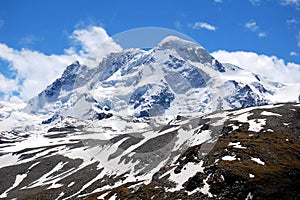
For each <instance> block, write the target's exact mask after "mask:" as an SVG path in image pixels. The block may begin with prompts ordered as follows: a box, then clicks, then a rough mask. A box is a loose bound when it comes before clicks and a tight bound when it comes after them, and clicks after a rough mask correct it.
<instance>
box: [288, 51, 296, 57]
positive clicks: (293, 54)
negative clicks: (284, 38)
mask: <svg viewBox="0 0 300 200" xmlns="http://www.w3.org/2000/svg"><path fill="white" fill-rule="evenodd" d="M297 55H298V54H297V52H295V51H291V53H290V56H297Z"/></svg>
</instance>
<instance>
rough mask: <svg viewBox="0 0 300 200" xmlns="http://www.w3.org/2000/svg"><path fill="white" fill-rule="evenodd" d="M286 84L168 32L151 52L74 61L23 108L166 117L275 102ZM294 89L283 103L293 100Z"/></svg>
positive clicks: (88, 114) (87, 115)
mask: <svg viewBox="0 0 300 200" xmlns="http://www.w3.org/2000/svg"><path fill="white" fill-rule="evenodd" d="M286 88H287V86H285V85H284V84H282V83H277V82H272V81H269V80H267V79H266V78H263V77H260V76H259V75H256V74H253V73H251V72H247V71H245V70H243V69H242V68H239V67H237V66H233V65H230V64H221V63H220V62H218V61H217V60H216V59H215V58H213V57H212V56H211V55H209V53H208V52H207V51H206V50H205V49H204V48H203V47H201V46H200V45H197V44H195V43H192V42H190V41H185V40H183V39H180V38H177V37H174V36H169V37H167V38H165V39H164V40H162V41H161V42H160V43H159V44H158V45H157V46H156V47H154V48H153V49H151V50H149V51H143V50H140V49H127V50H124V51H122V52H120V53H112V54H110V55H109V56H107V57H106V58H105V59H104V60H103V61H102V62H101V63H100V64H99V65H98V66H97V67H95V68H90V67H88V66H85V65H81V64H80V63H78V62H75V63H73V64H72V65H70V66H68V67H67V69H66V70H65V71H64V73H63V75H62V76H61V78H59V79H57V80H56V81H55V82H54V83H52V84H51V85H49V86H48V87H47V88H46V89H45V90H44V91H43V92H41V93H40V94H39V95H38V96H37V97H35V98H33V99H31V100H30V101H29V105H28V106H27V107H26V111H27V112H29V113H40V114H41V113H42V114H45V113H47V114H50V113H51V115H52V116H50V117H49V120H48V122H50V121H52V120H54V119H56V118H57V117H58V116H64V117H66V116H73V117H78V118H81V119H95V118H97V116H98V114H99V113H102V117H103V116H106V115H104V114H107V113H109V115H118V116H123V117H125V116H129V117H133V118H143V119H145V118H149V117H159V116H164V118H167V119H168V120H169V119H170V118H172V117H173V116H176V115H197V114H199V113H209V112H212V111H215V110H222V109H229V108H244V107H249V106H258V105H265V104H268V103H273V102H275V101H274V100H276V99H278V97H277V96H278V94H279V93H281V91H282V90H285V89H286ZM298 90H299V89H298ZM296 92H298V91H296ZM296 92H295V95H290V96H285V97H284V99H283V102H286V101H291V100H296V99H297V95H296ZM280 100H281V99H280ZM280 100H279V101H280ZM169 116H170V118H168V117H169Z"/></svg>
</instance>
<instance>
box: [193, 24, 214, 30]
mask: <svg viewBox="0 0 300 200" xmlns="http://www.w3.org/2000/svg"><path fill="white" fill-rule="evenodd" d="M192 28H193V29H206V30H209V31H215V30H217V27H215V26H213V25H211V24H208V23H206V22H196V23H195V24H194V25H193V27H192Z"/></svg>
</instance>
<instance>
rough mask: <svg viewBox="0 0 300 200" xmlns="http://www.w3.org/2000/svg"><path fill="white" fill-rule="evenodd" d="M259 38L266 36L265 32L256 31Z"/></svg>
mask: <svg viewBox="0 0 300 200" xmlns="http://www.w3.org/2000/svg"><path fill="white" fill-rule="evenodd" d="M258 37H259V38H263V37H267V34H266V33H265V32H260V33H258Z"/></svg>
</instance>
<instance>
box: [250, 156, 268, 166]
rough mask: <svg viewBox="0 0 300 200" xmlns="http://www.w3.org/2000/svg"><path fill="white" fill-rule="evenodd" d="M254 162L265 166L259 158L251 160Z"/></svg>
mask: <svg viewBox="0 0 300 200" xmlns="http://www.w3.org/2000/svg"><path fill="white" fill-rule="evenodd" d="M251 160H252V161H254V162H256V163H258V164H260V165H265V162H263V161H262V160H261V159H259V158H251Z"/></svg>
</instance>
